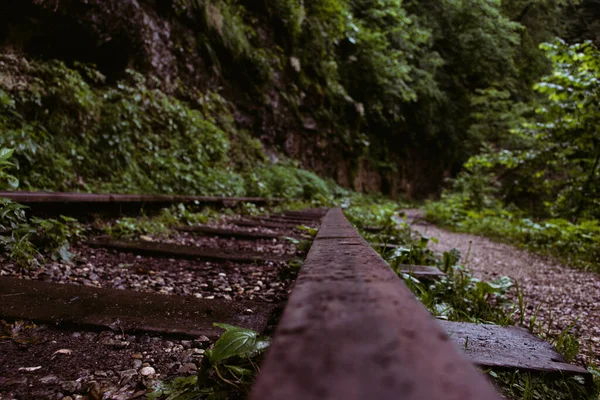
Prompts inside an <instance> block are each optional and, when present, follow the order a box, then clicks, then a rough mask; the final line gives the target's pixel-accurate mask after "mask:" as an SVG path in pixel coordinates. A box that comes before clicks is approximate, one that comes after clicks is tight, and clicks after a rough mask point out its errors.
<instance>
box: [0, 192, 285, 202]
mask: <svg viewBox="0 0 600 400" xmlns="http://www.w3.org/2000/svg"><path fill="white" fill-rule="evenodd" d="M0 197H5V198H8V199H11V200H14V201H17V202H19V203H23V204H31V203H70V204H72V203H193V202H199V203H220V204H222V203H234V204H235V203H260V204H264V203H270V202H280V201H283V199H276V198H273V199H267V198H263V197H218V196H171V195H139V194H110V193H106V194H95V193H52V192H16V191H15V192H12V191H0Z"/></svg>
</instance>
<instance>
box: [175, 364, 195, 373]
mask: <svg viewBox="0 0 600 400" xmlns="http://www.w3.org/2000/svg"><path fill="white" fill-rule="evenodd" d="M197 370H198V367H197V366H196V364H194V363H187V364H183V365H182V366H181V367H180V368H179V370H177V372H179V373H180V374H189V373H190V372H196V371H197Z"/></svg>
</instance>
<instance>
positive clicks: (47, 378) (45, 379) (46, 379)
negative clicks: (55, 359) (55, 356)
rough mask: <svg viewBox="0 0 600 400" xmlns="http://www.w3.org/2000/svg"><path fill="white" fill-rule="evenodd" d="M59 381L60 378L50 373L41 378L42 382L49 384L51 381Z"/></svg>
mask: <svg viewBox="0 0 600 400" xmlns="http://www.w3.org/2000/svg"><path fill="white" fill-rule="evenodd" d="M56 382H58V378H57V377H56V376H54V375H48V376H44V377H43V378H40V383H43V384H46V385H49V384H51V383H56Z"/></svg>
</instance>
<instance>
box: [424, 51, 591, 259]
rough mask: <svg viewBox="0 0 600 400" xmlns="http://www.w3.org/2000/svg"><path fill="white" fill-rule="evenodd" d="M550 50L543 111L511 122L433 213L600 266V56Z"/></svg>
mask: <svg viewBox="0 0 600 400" xmlns="http://www.w3.org/2000/svg"><path fill="white" fill-rule="evenodd" d="M542 49H544V50H545V51H546V53H547V54H548V57H549V58H550V60H551V61H552V65H553V69H552V73H551V74H550V75H548V76H546V77H544V78H543V79H542V80H541V82H539V83H538V84H536V85H535V89H536V90H537V91H538V92H539V93H540V94H541V95H543V97H542V98H541V99H540V100H539V101H538V102H537V104H535V105H536V106H537V107H535V113H534V114H531V115H525V116H524V117H523V118H522V119H521V121H518V120H517V119H515V118H513V119H512V120H511V119H509V120H510V121H512V126H510V123H509V124H508V125H509V126H502V128H503V129H506V128H512V129H511V130H510V131H508V130H506V131H502V130H500V131H498V132H496V141H495V143H491V144H490V145H488V146H486V147H485V148H484V149H483V152H482V153H481V154H479V155H476V156H474V157H472V158H471V159H470V160H469V161H468V162H467V163H466V164H465V170H464V171H463V172H462V173H461V174H460V175H459V176H458V177H457V179H455V180H454V183H453V188H452V190H451V191H448V192H446V193H445V194H444V196H443V198H442V202H441V203H437V204H430V205H429V206H428V215H429V217H430V218H431V219H433V220H436V221H438V222H442V223H446V224H449V225H451V226H454V227H455V228H457V229H459V230H462V231H467V232H474V233H482V234H486V235H490V236H494V237H498V238H504V239H505V240H506V239H508V240H512V241H514V242H516V243H519V244H523V245H525V246H527V247H529V248H531V249H534V250H540V251H543V252H547V253H551V254H554V255H557V256H559V257H561V258H563V259H565V260H567V261H570V262H572V263H573V264H580V265H583V266H587V267H592V268H594V269H598V268H600V225H599V224H598V218H599V217H600V200H599V199H600V168H599V161H600V134H599V131H598V125H599V123H600V110H599V109H598V95H599V94H600V80H599V79H600V52H599V51H598V50H597V49H596V47H595V46H594V45H593V44H592V43H591V42H584V43H580V44H573V45H569V44H567V43H565V42H564V41H562V40H558V41H556V42H554V43H548V44H544V45H543V46H542ZM533 106H534V105H532V106H531V108H534V107H533ZM504 113H505V114H509V116H510V115H511V113H513V116H514V111H512V112H511V111H506V110H505V111H504ZM507 205H509V206H507ZM528 216H533V217H536V218H537V219H538V220H539V219H540V218H541V219H543V220H542V221H537V220H532V219H531V218H530V217H528ZM548 218H551V219H548Z"/></svg>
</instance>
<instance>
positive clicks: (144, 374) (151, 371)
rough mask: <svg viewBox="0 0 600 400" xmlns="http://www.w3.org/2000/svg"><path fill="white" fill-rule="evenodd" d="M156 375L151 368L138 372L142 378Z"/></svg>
mask: <svg viewBox="0 0 600 400" xmlns="http://www.w3.org/2000/svg"><path fill="white" fill-rule="evenodd" d="M155 373H156V370H155V369H154V368H152V367H144V368H142V369H141V370H140V374H141V375H142V376H150V375H154V374H155Z"/></svg>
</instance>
